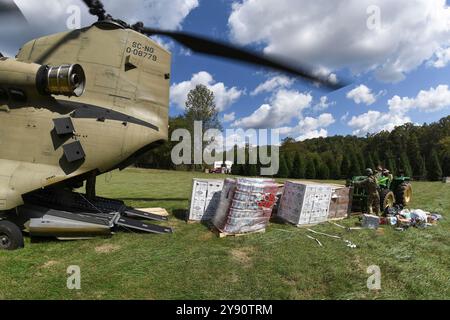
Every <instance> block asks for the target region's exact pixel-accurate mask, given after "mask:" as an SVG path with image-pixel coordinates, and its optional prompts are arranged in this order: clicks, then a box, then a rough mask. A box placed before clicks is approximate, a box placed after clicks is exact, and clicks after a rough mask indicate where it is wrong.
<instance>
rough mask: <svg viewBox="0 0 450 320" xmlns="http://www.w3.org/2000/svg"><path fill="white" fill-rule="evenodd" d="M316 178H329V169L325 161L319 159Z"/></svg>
mask: <svg viewBox="0 0 450 320" xmlns="http://www.w3.org/2000/svg"><path fill="white" fill-rule="evenodd" d="M317 178H319V179H322V180H328V179H330V169H329V168H328V166H327V164H326V162H325V161H321V162H320V164H319V168H318V169H317Z"/></svg>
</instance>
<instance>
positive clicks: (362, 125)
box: [348, 85, 450, 136]
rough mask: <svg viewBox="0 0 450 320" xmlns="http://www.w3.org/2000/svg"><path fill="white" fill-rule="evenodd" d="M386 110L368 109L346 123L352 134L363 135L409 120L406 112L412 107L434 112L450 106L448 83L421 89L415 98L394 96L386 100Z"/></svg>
mask: <svg viewBox="0 0 450 320" xmlns="http://www.w3.org/2000/svg"><path fill="white" fill-rule="evenodd" d="M388 106H389V110H388V112H384V113H383V112H379V111H373V110H370V111H369V112H366V113H364V114H361V115H359V116H354V117H352V119H351V120H350V121H349V122H348V125H349V126H350V127H352V128H353V129H354V131H353V134H356V135H359V136H363V135H365V134H366V133H376V132H379V131H382V130H387V131H391V130H393V129H394V128H395V127H396V126H400V125H402V124H405V123H407V122H411V119H410V117H409V116H408V115H407V113H408V112H409V111H411V110H413V109H417V110H419V111H422V112H434V111H438V110H442V109H444V108H448V107H450V90H449V87H448V85H439V86H437V87H436V88H430V89H429V90H428V91H426V90H421V91H420V92H419V93H418V94H417V96H416V97H415V98H409V97H399V96H394V97H393V98H392V99H390V100H389V101H388Z"/></svg>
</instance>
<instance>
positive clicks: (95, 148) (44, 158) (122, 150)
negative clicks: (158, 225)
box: [0, 23, 171, 210]
mask: <svg viewBox="0 0 450 320" xmlns="http://www.w3.org/2000/svg"><path fill="white" fill-rule="evenodd" d="M170 60H171V55H170V53H169V52H168V51H166V50H165V49H164V48H162V47H161V46H159V45H158V44H157V43H155V42H154V41H153V40H151V39H149V38H148V37H146V36H144V35H142V34H140V33H138V32H136V31H133V30H131V29H126V28H121V27H120V26H117V25H115V24H108V23H101V24H95V25H93V26H91V27H89V28H84V29H81V30H75V31H71V32H66V33H61V34H56V35H51V36H48V37H43V38H39V39H36V40H32V41H30V42H29V43H27V44H26V45H25V46H24V47H22V49H21V50H20V52H19V53H18V55H17V57H16V61H18V62H20V63H29V64H38V65H48V66H58V65H67V64H78V65H80V66H81V67H82V68H83V70H84V73H85V76H86V87H85V89H84V92H83V94H81V95H80V96H79V97H77V96H71V97H68V96H67V95H50V94H49V95H45V94H44V95H35V94H31V93H29V90H28V89H27V88H21V87H20V86H11V85H10V83H2V82H1V74H2V62H1V61H0V89H3V90H2V91H0V210H9V209H12V208H15V207H17V206H20V205H21V204H23V200H22V196H23V195H24V194H26V193H28V192H31V191H34V190H37V189H41V188H45V187H47V186H51V185H55V184H58V183H61V182H64V181H66V180H70V179H73V178H76V177H82V176H83V175H85V174H87V173H92V172H94V173H95V174H101V173H104V172H107V171H110V170H112V169H115V168H123V167H126V166H128V165H130V164H132V163H133V161H134V160H135V157H136V156H138V155H139V154H141V153H143V152H144V151H146V150H148V149H149V148H151V147H154V146H155V145H157V144H158V143H159V142H162V141H165V140H167V135H168V113H169V111H168V108H169V87H170ZM2 92H3V97H2V96H1V93H2Z"/></svg>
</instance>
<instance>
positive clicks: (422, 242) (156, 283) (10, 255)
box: [0, 169, 450, 299]
mask: <svg viewBox="0 0 450 320" xmlns="http://www.w3.org/2000/svg"><path fill="white" fill-rule="evenodd" d="M193 177H208V178H212V177H213V178H214V177H217V178H219V177H222V176H218V175H217V176H212V175H206V174H198V173H189V172H169V171H156V170H148V171H145V170H138V169H130V170H126V171H123V172H114V173H113V174H112V176H109V175H107V176H106V177H100V178H99V180H98V193H99V194H100V195H102V196H107V197H112V198H118V199H124V200H125V201H126V203H127V204H129V205H132V206H136V207H164V208H167V209H168V210H169V211H170V212H172V213H175V216H171V217H170V222H169V224H170V225H171V226H172V227H173V228H174V230H175V232H174V234H172V235H152V234H134V233H124V232H120V233H118V234H116V235H114V236H113V237H111V238H97V239H93V240H85V241H71V242H59V241H48V242H38V243H30V240H29V238H26V244H25V245H26V247H25V249H23V250H19V251H14V252H5V251H2V252H0V298H1V299H433V298H437V299H449V298H450V270H449V269H450V268H449V261H450V239H449V230H450V229H449V227H450V223H449V221H450V213H449V212H450V185H448V184H447V185H445V184H443V183H428V182H415V183H413V188H414V202H413V204H412V207H414V208H422V209H426V210H431V211H438V212H440V213H442V214H443V215H444V216H445V219H444V220H443V221H442V222H441V223H440V224H438V225H437V226H434V227H431V228H428V229H425V230H419V229H410V230H407V231H405V232H398V231H395V230H393V229H391V228H389V227H383V228H382V229H381V231H380V230H378V231H373V230H358V231H351V232H348V231H345V230H343V229H340V228H338V227H336V226H333V225H331V224H328V223H325V224H322V225H319V226H316V227H314V229H315V230H317V231H322V232H327V233H331V234H336V235H342V236H344V237H345V238H346V239H348V240H351V241H352V242H354V243H355V244H357V246H358V247H357V248H356V249H351V248H348V247H346V246H345V244H344V243H343V242H342V241H339V240H334V239H331V238H326V237H322V236H317V237H318V238H320V240H321V242H322V243H323V245H324V247H319V246H318V245H317V243H316V242H315V241H313V240H311V239H308V238H307V237H306V234H307V231H306V230H305V229H301V228H300V229H299V228H295V227H293V226H290V225H284V224H276V223H271V224H270V226H269V228H268V229H267V232H266V233H265V234H255V235H250V236H246V237H238V238H224V239H219V238H217V237H215V236H214V235H213V234H212V233H211V232H210V231H209V230H208V229H207V227H205V226H203V225H201V224H186V223H185V222H184V221H182V220H181V213H182V212H183V210H186V209H187V208H188V201H189V197H190V191H191V181H192V178H193ZM108 178H109V179H108ZM356 221H357V219H356V218H352V219H350V220H344V221H342V222H341V223H342V224H344V225H347V226H353V225H355V222H356ZM101 249H103V250H101ZM99 251H100V252H99ZM69 265H79V266H80V267H81V290H79V291H71V290H68V289H67V288H66V280H67V274H66V269H67V267H68V266H69ZM370 265H378V266H379V267H380V268H381V272H382V279H381V281H382V282H381V287H382V288H381V290H380V291H378V292H374V291H369V290H368V289H367V287H366V281H367V277H368V276H369V275H368V274H366V269H367V267H368V266H370Z"/></svg>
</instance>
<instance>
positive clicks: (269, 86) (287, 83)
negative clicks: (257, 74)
mask: <svg viewBox="0 0 450 320" xmlns="http://www.w3.org/2000/svg"><path fill="white" fill-rule="evenodd" d="M293 83H294V79H291V78H289V77H286V76H275V77H273V78H270V79H268V80H267V81H265V82H263V83H261V84H260V85H259V86H257V87H256V88H255V90H253V91H252V92H251V95H252V96H256V95H258V94H261V93H263V92H272V91H274V90H277V89H280V88H289V87H291V86H292V84H293Z"/></svg>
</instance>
